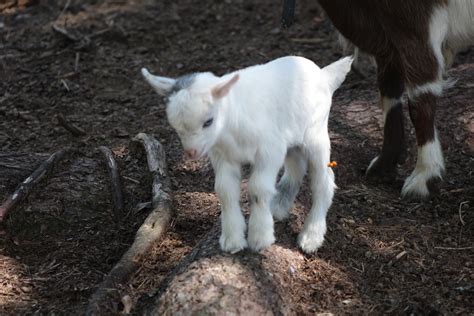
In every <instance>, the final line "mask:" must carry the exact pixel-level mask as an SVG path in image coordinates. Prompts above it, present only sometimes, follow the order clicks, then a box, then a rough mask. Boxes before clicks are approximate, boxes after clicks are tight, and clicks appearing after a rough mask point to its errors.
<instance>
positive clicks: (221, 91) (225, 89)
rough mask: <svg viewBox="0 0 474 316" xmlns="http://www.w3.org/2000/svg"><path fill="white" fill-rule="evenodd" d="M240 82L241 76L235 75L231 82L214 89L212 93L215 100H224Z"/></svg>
mask: <svg viewBox="0 0 474 316" xmlns="http://www.w3.org/2000/svg"><path fill="white" fill-rule="evenodd" d="M237 81H239V74H235V75H234V76H233V77H232V78H231V79H230V80H228V81H227V82H225V83H221V84H219V85H217V86H215V87H214V88H212V90H211V93H212V97H213V98H214V99H220V98H223V97H225V96H226V95H227V93H229V91H230V89H231V88H232V86H233V85H234V84H235V83H236V82H237Z"/></svg>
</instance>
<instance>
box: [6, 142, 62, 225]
mask: <svg viewBox="0 0 474 316" xmlns="http://www.w3.org/2000/svg"><path fill="white" fill-rule="evenodd" d="M68 150H69V149H61V150H58V151H57V152H55V153H54V154H52V155H51V156H49V158H48V159H46V160H45V161H44V162H43V163H41V165H40V166H39V167H38V168H37V169H36V170H35V171H33V173H32V174H31V175H30V176H29V177H28V178H26V179H25V180H24V181H23V182H22V183H20V184H19V185H18V187H17V188H16V190H15V192H13V194H12V195H11V196H9V197H7V199H6V200H5V201H4V202H3V204H2V205H0V222H2V221H3V220H4V219H5V217H6V216H7V214H8V212H10V211H11V210H13V209H14V208H15V207H16V206H17V205H18V203H20V202H21V201H23V200H24V199H25V198H26V197H27V196H28V195H29V194H30V193H31V191H32V190H33V188H34V187H35V186H36V184H38V183H39V182H40V181H41V180H42V179H43V178H44V177H45V176H46V175H47V174H48V173H49V172H51V170H52V169H53V168H54V166H55V165H56V164H57V163H58V162H59V161H60V160H61V159H62V158H63V157H64V155H65V154H66V153H67V151H68Z"/></svg>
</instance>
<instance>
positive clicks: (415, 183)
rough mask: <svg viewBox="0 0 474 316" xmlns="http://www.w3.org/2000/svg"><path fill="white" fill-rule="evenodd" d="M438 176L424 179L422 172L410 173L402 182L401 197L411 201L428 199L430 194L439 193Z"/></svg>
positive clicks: (439, 181)
mask: <svg viewBox="0 0 474 316" xmlns="http://www.w3.org/2000/svg"><path fill="white" fill-rule="evenodd" d="M440 183H441V178H440V177H432V178H430V179H429V180H426V177H424V176H423V174H415V173H413V174H411V175H410V176H409V177H408V178H407V179H406V180H405V183H404V184H403V188H402V198H403V199H406V200H413V201H423V200H428V199H429V198H430V197H431V196H434V195H437V194H438V193H439V184H440Z"/></svg>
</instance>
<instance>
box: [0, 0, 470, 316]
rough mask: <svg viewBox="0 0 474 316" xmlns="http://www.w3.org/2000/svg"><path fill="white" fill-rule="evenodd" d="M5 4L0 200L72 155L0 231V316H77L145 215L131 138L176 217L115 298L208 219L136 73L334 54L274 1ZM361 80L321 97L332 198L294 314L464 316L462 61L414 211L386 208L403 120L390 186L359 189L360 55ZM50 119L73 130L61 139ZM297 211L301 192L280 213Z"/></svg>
mask: <svg viewBox="0 0 474 316" xmlns="http://www.w3.org/2000/svg"><path fill="white" fill-rule="evenodd" d="M15 2H16V1H1V2H0V10H2V11H1V16H0V78H1V80H0V161H1V162H2V164H0V198H1V199H2V200H3V199H5V198H6V197H7V195H8V194H11V193H12V192H13V190H14V189H15V187H16V185H17V184H18V183H19V182H21V181H22V180H24V179H25V178H26V177H27V176H28V175H29V174H30V173H31V172H32V170H34V168H35V167H36V166H37V165H38V164H39V163H40V162H41V161H42V160H44V159H45V157H46V156H45V155H46V154H51V153H53V152H54V151H56V150H59V149H61V148H64V147H67V146H71V147H72V148H74V149H75V151H74V153H73V154H71V155H70V156H68V158H67V159H65V160H64V161H62V162H61V163H60V164H59V166H58V167H57V169H56V170H55V172H54V174H52V175H51V176H50V177H49V178H48V179H47V181H45V182H43V183H42V185H41V186H40V187H39V188H38V189H37V190H35V192H34V193H33V194H32V195H31V196H30V197H29V198H28V199H27V201H26V202H24V203H23V204H22V205H21V206H20V207H19V208H18V209H17V210H16V211H15V212H12V213H11V214H10V216H9V217H8V219H7V220H6V221H5V222H4V223H3V224H1V226H0V314H9V315H13V314H32V313H40V314H53V313H54V314H67V315H71V314H82V313H83V312H84V309H85V306H86V305H87V301H88V299H89V297H90V295H91V294H92V293H93V292H94V290H95V286H96V285H97V284H98V283H100V282H101V280H102V278H103V277H104V275H105V274H107V273H108V271H110V269H111V267H112V266H113V265H114V263H115V262H117V260H118V259H119V258H120V257H121V255H122V254H123V252H124V251H125V250H126V249H127V247H128V246H129V245H130V243H131V241H132V240H133V236H134V233H135V231H136V229H137V228H138V227H139V226H140V224H141V223H142V221H143V219H144V218H145V217H146V215H147V212H148V211H149V209H147V208H144V209H143V208H141V207H139V206H140V205H141V204H140V203H142V202H147V201H149V200H150V196H151V192H150V190H151V189H150V188H151V184H150V179H149V177H148V176H147V172H146V165H145V163H144V162H143V159H140V157H136V156H134V155H133V154H131V153H130V152H129V144H130V139H131V138H132V137H133V136H134V135H136V134H137V133H139V132H146V133H150V134H153V135H155V136H156V137H157V138H158V139H159V140H160V141H161V142H162V143H163V145H164V146H165V148H166V151H167V155H168V163H169V172H170V176H171V178H172V190H173V194H174V198H173V208H174V210H175V212H176V215H175V219H174V220H173V223H172V226H171V228H170V230H169V231H168V233H167V234H166V236H165V238H164V239H162V240H161V241H160V242H159V243H158V244H157V245H155V246H154V247H153V249H152V251H151V252H150V254H149V256H148V258H147V259H146V260H145V262H144V264H143V265H142V266H141V267H140V269H139V270H138V271H137V273H136V274H135V275H134V276H133V279H132V280H131V282H130V283H129V285H128V287H127V288H126V289H124V293H123V295H129V296H130V297H131V299H132V301H133V302H141V301H143V300H144V299H146V298H147V297H149V296H150V295H153V294H154V292H155V289H156V288H157V286H158V285H159V284H160V282H161V281H162V280H163V278H164V277H165V276H166V275H167V273H168V272H169V271H170V270H171V269H172V268H173V267H174V266H175V265H176V264H177V262H179V260H180V259H182V258H183V257H184V256H185V255H186V254H188V253H189V252H190V251H191V249H192V248H193V246H194V245H195V244H196V243H197V242H198V241H199V240H200V239H201V238H202V237H203V236H204V234H205V233H206V232H207V231H208V230H209V229H210V228H211V227H212V226H213V225H214V223H215V222H216V221H217V219H218V215H219V203H218V200H217V198H216V196H215V194H214V193H213V172H212V168H211V167H210V165H209V163H208V162H207V161H199V162H195V163H189V162H184V161H183V160H182V159H181V155H182V150H181V147H180V144H179V140H178V138H177V136H176V134H175V133H174V132H173V131H172V129H171V128H170V126H169V125H168V123H167V121H166V117H165V112H164V103H163V101H162V100H161V99H160V98H159V97H158V96H157V95H156V94H155V93H154V92H153V91H152V90H151V89H150V88H149V87H148V86H147V85H146V83H145V82H144V80H143V79H142V78H141V76H140V72H139V70H140V68H141V67H147V68H149V69H150V70H152V71H153V72H155V73H161V74H165V75H168V76H178V75H182V74H185V73H189V72H193V71H208V70H209V71H213V72H214V73H216V74H224V73H226V72H228V71H231V70H234V69H238V68H242V67H245V66H248V65H253V64H256V63H263V62H266V61H268V60H271V59H273V58H276V57H279V56H283V55H289V54H293V55H302V56H305V57H308V58H310V59H312V60H314V61H315V62H316V63H317V64H318V65H321V66H322V65H326V64H328V63H330V62H331V61H334V60H336V59H337V58H339V57H340V56H341V50H340V49H339V47H338V45H337V43H336V41H335V39H336V38H335V34H334V32H333V30H332V28H331V25H330V23H329V22H328V21H327V20H326V19H325V18H324V17H323V16H322V15H321V14H320V12H318V10H317V8H314V6H313V8H311V9H310V10H306V9H305V8H298V9H297V13H296V14H297V23H296V24H295V25H294V26H293V27H292V28H291V29H289V30H282V29H280V24H279V23H280V14H281V4H280V2H279V1H277V2H275V1H270V0H262V1H250V0H225V1H224V0H206V1H200V2H199V4H197V2H196V1H191V0H178V1H171V0H162V1H153V0H148V1H138V0H135V1H133V0H104V1H95V0H84V1H75V0H72V1H19V2H23V3H26V4H29V3H30V4H32V5H31V6H19V5H18V3H15ZM9 3H10V4H9ZM53 25H56V26H60V27H61V28H62V29H64V30H66V31H67V34H66V35H65V34H61V33H60V32H57V31H53V28H52V26H53ZM362 68H363V69H364V71H365V72H366V74H367V77H366V78H364V77H361V76H359V75H357V74H354V73H351V74H350V75H349V77H348V79H347V81H346V82H345V83H344V84H343V86H342V87H341V89H340V90H339V91H338V92H337V93H336V95H335V98H334V104H333V111H332V114H331V118H330V126H329V129H330V132H331V133H330V134H331V140H332V149H333V153H332V159H333V160H335V161H337V162H338V166H337V168H336V169H335V170H336V183H337V184H338V187H339V189H338V190H337V192H336V195H335V198H334V202H333V205H332V207H331V210H330V213H329V216H328V229H329V231H328V233H327V240H326V242H325V244H324V246H323V247H322V248H321V249H320V250H319V252H318V254H317V255H314V256H305V257H304V264H302V265H299V266H298V267H296V271H293V273H292V277H291V278H292V286H291V287H289V290H288V291H287V295H291V296H292V297H293V298H294V299H293V301H294V302H295V304H294V306H293V307H292V310H293V312H294V313H295V314H315V313H335V314H382V313H387V314H416V315H418V314H430V315H435V314H446V315H453V314H463V315H468V314H472V313H473V312H474V212H473V211H474V180H473V178H474V174H473V173H474V111H473V103H474V101H473V100H474V89H473V88H474V80H473V79H474V50H473V49H471V50H468V51H467V52H464V53H461V54H460V55H458V56H457V59H456V62H455V64H454V66H453V69H452V70H450V72H449V75H450V76H451V77H452V78H455V79H457V80H458V82H457V83H456V85H455V86H454V87H453V88H451V89H450V90H449V91H448V92H447V93H446V95H445V96H444V97H443V98H442V101H441V103H440V104H439V109H438V128H439V132H440V136H441V143H442V145H443V149H444V154H445V158H446V167H447V173H446V176H445V180H444V182H443V183H442V185H441V187H440V192H439V194H438V195H437V196H435V197H434V198H433V199H431V200H429V201H426V202H412V201H405V200H401V199H400V197H399V192H400V190H401V186H402V183H403V182H402V181H403V179H404V178H405V177H406V176H407V175H408V174H409V173H410V171H411V170H412V168H413V166H414V161H415V160H414V159H415V154H416V146H415V139H414V131H413V128H412V127H411V124H410V123H409V120H408V115H406V119H407V122H408V124H407V127H406V129H407V135H408V138H409V140H408V143H409V144H410V155H409V159H408V160H407V162H406V163H405V164H404V165H403V166H401V167H400V169H399V175H398V178H397V181H396V182H395V183H389V184H374V183H371V182H369V181H367V180H366V179H365V178H364V176H363V173H364V170H365V168H366V166H367V165H368V162H369V161H370V160H371V159H372V158H373V157H374V156H375V155H377V153H378V150H379V148H380V145H381V140H382V132H381V130H382V113H381V111H380V108H379V107H378V105H377V104H378V100H377V99H378V92H377V90H376V87H375V76H374V69H373V66H371V64H370V61H368V59H366V58H364V59H363V61H362ZM60 113H61V114H63V115H64V116H65V117H66V118H67V120H69V121H70V122H73V123H74V124H77V125H78V126H80V127H81V128H83V129H84V130H85V131H86V132H87V135H86V136H81V137H74V136H72V135H71V134H70V133H69V132H68V131H66V130H65V129H64V128H63V127H61V126H59V125H58V122H57V119H56V115H57V114H60ZM100 145H106V146H109V147H110V148H112V149H113V150H114V152H115V154H116V159H117V160H118V164H119V167H120V173H121V176H122V183H123V186H124V191H125V192H124V194H125V201H126V213H125V214H124V216H123V218H121V219H120V220H115V219H114V216H113V213H112V202H111V196H110V192H109V182H108V175H107V171H106V168H105V166H104V160H103V159H102V156H101V154H100V153H99V152H98V150H97V147H98V146H100ZM12 166H14V167H12ZM244 200H245V195H244ZM310 203H311V196H310V192H309V190H308V187H307V185H304V186H303V188H302V191H301V192H300V194H299V196H298V200H297V203H296V206H295V208H294V209H293V213H294V214H302V213H303V212H305V211H306V210H307V209H308V208H309V206H310ZM295 217H296V216H293V219H294V218H295ZM288 227H289V229H288V230H287V231H286V232H285V231H284V232H283V233H286V234H290V235H291V236H292V238H293V240H295V241H296V236H297V233H298V231H299V229H300V228H301V223H298V222H294V223H293V224H290V225H288ZM277 243H278V236H277ZM289 256H290V257H287V260H289V261H290V262H291V256H295V257H299V256H302V254H301V252H300V251H299V250H298V249H297V247H296V242H295V243H294V244H293V245H292V246H291V245H290V249H289ZM288 258H289V259H288ZM285 262H286V261H285ZM138 305H140V304H138ZM118 309H121V307H120V306H119V307H118ZM133 312H135V313H136V314H139V313H140V310H135V311H133Z"/></svg>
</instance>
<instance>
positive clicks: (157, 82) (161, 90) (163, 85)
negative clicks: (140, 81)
mask: <svg viewBox="0 0 474 316" xmlns="http://www.w3.org/2000/svg"><path fill="white" fill-rule="evenodd" d="M142 75H143V78H145V80H146V81H147V82H148V83H149V84H150V85H151V86H152V87H153V89H155V90H156V92H158V94H159V95H162V96H167V95H168V94H169V93H170V92H171V90H172V89H173V86H174V84H175V82H176V80H175V79H172V78H167V77H160V76H154V75H152V74H151V73H150V72H149V71H148V70H147V69H146V68H142Z"/></svg>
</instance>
